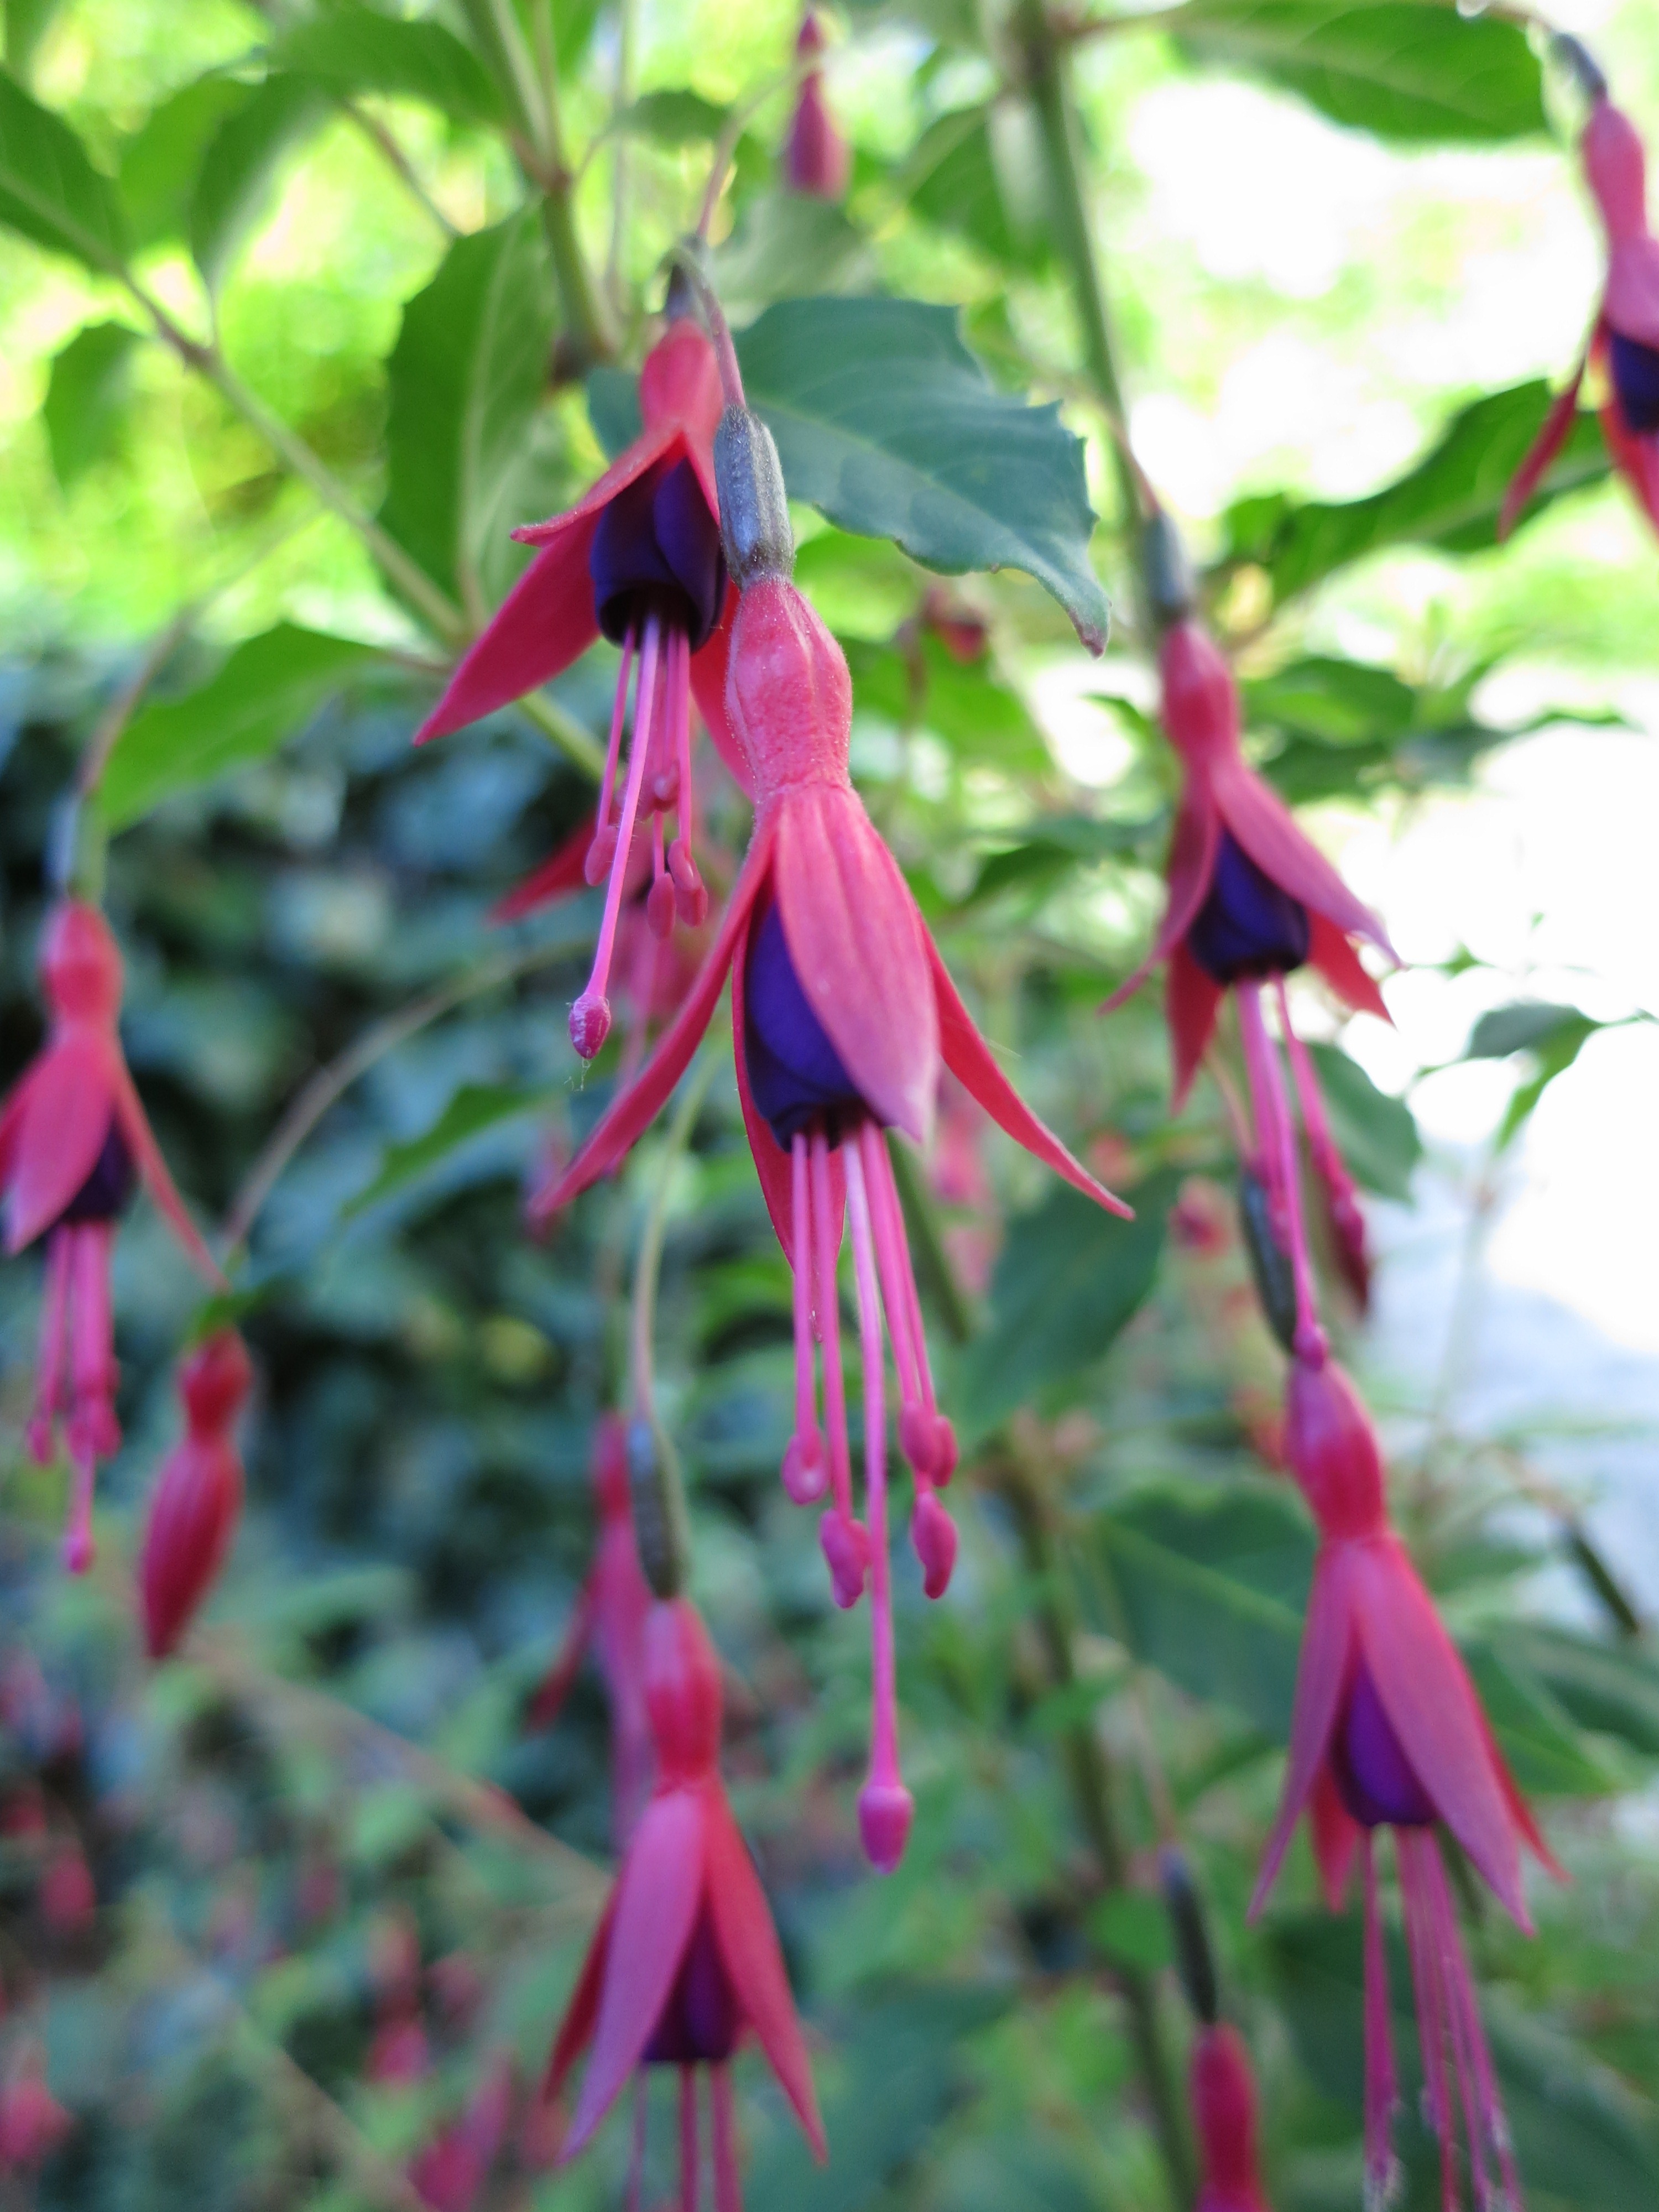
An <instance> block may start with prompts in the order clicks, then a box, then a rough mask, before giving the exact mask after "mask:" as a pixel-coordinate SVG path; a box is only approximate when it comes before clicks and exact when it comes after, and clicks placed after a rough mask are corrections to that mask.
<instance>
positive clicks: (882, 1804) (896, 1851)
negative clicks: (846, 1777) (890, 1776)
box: [859, 1782, 916, 1874]
mask: <svg viewBox="0 0 1659 2212" xmlns="http://www.w3.org/2000/svg"><path fill="white" fill-rule="evenodd" d="M915 1809H916V1806H915V1798H914V1797H912V1796H911V1795H910V1793H909V1791H908V1790H907V1789H906V1788H905V1787H904V1784H902V1782H866V1784H865V1785H864V1787H863V1789H862V1790H860V1792H859V1835H860V1838H861V1839H862V1841H863V1844H864V1856H865V1857H866V1858H867V1859H868V1860H869V1862H870V1863H871V1865H872V1867H874V1869H876V1872H877V1873H878V1874H891V1873H892V1871H893V1869H894V1868H895V1867H896V1865H897V1864H898V1863H899V1861H900V1860H901V1859H902V1857H904V1846H905V1844H907V1843H908V1840H909V1836H910V1821H911V1818H912V1816H913V1814H915Z"/></svg>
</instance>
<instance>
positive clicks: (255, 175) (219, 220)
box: [188, 75, 329, 291]
mask: <svg viewBox="0 0 1659 2212" xmlns="http://www.w3.org/2000/svg"><path fill="white" fill-rule="evenodd" d="M328 112H329V110H328V102H327V100H325V98H324V96H323V94H321V93H320V92H319V90H318V88H317V87H316V86H315V85H314V84H311V83H308V82H307V80H306V79H305V78H304V77H299V76H280V75H278V76H268V77H267V78H266V79H265V81H264V83H263V84H262V85H260V86H258V88H257V89H256V90H255V91H253V92H252V93H251V94H249V96H248V97H247V99H246V100H244V101H243V102H242V104H241V105H240V106H239V107H236V108H234V109H233V110H232V112H230V113H229V114H228V115H227V116H226V118H225V119H224V121H223V122H222V124H220V125H219V127H218V129H217V130H216V131H215V132H214V134H213V136H212V137H211V138H210V140H209V141H208V143H207V148H206V150H205V151H204V154H203V156H202V166H201V168H200V170H199V171H198V173H197V179H196V184H195V186H194V189H193V190H192V191H191V196H190V218H189V223H188V230H189V237H190V250H191V256H192V257H193V258H194V260H195V263H196V265H197V268H198V269H199V270H201V272H202V276H203V279H204V282H205V283H206V284H207V286H208V289H210V291H213V290H216V289H218V287H219V286H220V285H221V284H222V283H223V282H224V279H225V276H226V274H227V272H228V270H229V267H230V264H231V262H232V261H233V260H234V258H235V256H236V254H237V252H238V251H239V250H240V247H241V246H242V244H243V243H244V241H245V240H246V238H247V237H248V235H249V234H250V233H251V232H252V230H253V228H254V227H255V226H256V224H257V223H258V222H259V220H260V218H261V217H262V216H263V215H264V213H265V211H266V208H267V206H268V204H269V201H270V192H271V188H272V186H273V185H274V184H275V182H276V173H277V171H278V169H279V168H280V167H282V164H283V160H284V158H285V157H286V156H287V155H289V153H290V152H292V151H293V149H295V147H296V146H297V145H299V144H300V143H301V141H302V140H303V139H305V138H306V137H309V135H310V134H311V132H312V131H315V130H317V129H318V128H319V126H320V125H322V124H323V122H324V121H325V119H326V118H327V115H328Z"/></svg>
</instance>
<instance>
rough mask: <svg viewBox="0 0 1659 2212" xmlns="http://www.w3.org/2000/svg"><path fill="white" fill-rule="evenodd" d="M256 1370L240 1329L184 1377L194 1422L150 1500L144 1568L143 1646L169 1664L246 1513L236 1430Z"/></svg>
mask: <svg viewBox="0 0 1659 2212" xmlns="http://www.w3.org/2000/svg"><path fill="white" fill-rule="evenodd" d="M252 1374H253V1370H252V1367H251V1366H250V1364H249V1362H248V1356H247V1353H246V1350H245V1349H244V1348H243V1345H242V1340H241V1338H240V1336H238V1335H237V1334H236V1332H235V1331H234V1329H228V1328H227V1329H221V1330H220V1331H219V1332H218V1334H216V1335H214V1336H210V1337H209V1338H208V1340H207V1341H206V1342H205V1343H204V1344H203V1345H201V1346H198V1347H197V1350H196V1351H195V1352H192V1353H191V1356H190V1358H188V1359H187V1360H185V1364H184V1365H183V1366H182V1368H181V1369H180V1370H179V1397H180V1398H181V1399H182V1400H183V1401H184V1407H185V1422H186V1424H187V1425H186V1428H185V1435H184V1437H183V1438H182V1439H181V1440H180V1442H179V1443H178V1444H177V1445H175V1447H174V1448H173V1451H172V1452H171V1453H170V1454H169V1455H168V1457H167V1463H166V1465H165V1466H164V1467H163V1468H162V1469H161V1479H160V1480H159V1481H158V1482H157V1483H156V1486H155V1496H154V1497H153V1498H151V1500H150V1508H149V1522H148V1524H147V1525H146V1527H145V1529H144V1549H143V1558H142V1559H141V1560H140V1562H139V1568H138V1582H139V1593H140V1595H141V1597H142V1600H143V1612H144V1642H145V1644H146V1646H147V1648H148V1650H149V1656H150V1657H151V1658H152V1659H165V1658H166V1657H167V1654H168V1653H169V1652H170V1651H172V1650H173V1648H174V1647H175V1645H176V1644H178V1642H179V1638H180V1637H181V1636H182V1635H183V1634H184V1632H185V1628H186V1627H187V1626H189V1624H190V1621H191V1616H192V1615H193V1614H194V1613H195V1611H196V1608H197V1606H199V1605H200V1603H201V1602H202V1600H203V1598H204V1596H205V1595H207V1591H208V1589H209V1586H210V1583H212V1581H213V1579H214V1577H215V1576H216V1574H217V1573H218V1571H219V1570H220V1568H221V1567H222V1565H223V1564H224V1559H225V1554H226V1553H227V1552H228V1550H229V1549H230V1544H231V1540H232V1538H233V1537H234V1534H235V1532H236V1521H237V1516H238V1515H239V1514H240V1511H241V1508H242V1463H241V1461H240V1458H239V1457H238V1455H237V1451H236V1446H235V1443H234V1441H233V1438H232V1435H231V1431H232V1430H233V1428H234V1425H235V1423H236V1419H237V1416H238V1414H239V1413H240V1412H241V1410H242V1406H243V1403H244V1401H246V1397H247V1393H248V1386H249V1384H250V1383H251V1382H252Z"/></svg>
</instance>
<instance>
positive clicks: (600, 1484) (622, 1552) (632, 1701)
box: [525, 1413, 655, 1850]
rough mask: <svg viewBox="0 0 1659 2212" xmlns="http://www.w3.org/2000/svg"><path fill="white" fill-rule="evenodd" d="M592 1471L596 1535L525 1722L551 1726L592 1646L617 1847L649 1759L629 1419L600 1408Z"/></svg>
mask: <svg viewBox="0 0 1659 2212" xmlns="http://www.w3.org/2000/svg"><path fill="white" fill-rule="evenodd" d="M590 1469H591V1473H592V1480H593V1502H594V1505H595V1507H596V1509H597V1510H598V1513H599V1542H598V1544H597V1545H596V1546H595V1547H594V1552H593V1564H592V1566H591V1567H590V1568H589V1569H588V1571H587V1580H586V1582H585V1583H583V1584H582V1588H581V1593H580V1596H579V1597H578V1598H577V1600H576V1605H575V1610H574V1612H573V1613H572V1614H571V1617H570V1626H569V1627H568V1629H567V1630H566V1632H565V1638H564V1643H563V1644H562V1647H561V1649H560V1651H559V1655H558V1656H557V1658H556V1660H555V1661H554V1662H553V1664H552V1667H551V1668H550V1669H549V1671H548V1674H547V1677H546V1680H544V1682H543V1683H542V1686H541V1687H540V1688H539V1689H538V1691H537V1692H536V1695H535V1697H534V1698H533V1699H532V1701H531V1705H530V1709H529V1711H528V1712H527V1713H526V1716H525V1725H526V1727H527V1728H532V1729H545V1728H551V1727H552V1725H553V1723H554V1722H555V1721H556V1719H557V1718H558V1717H559V1714H560V1713H561V1711H562V1710H563V1707H564V1701H565V1699H567V1698H568V1696H569V1694H570V1688H571V1685H572V1684H573V1683H574V1680H575V1679H576V1674H577V1671H578V1669H579V1668H580V1666H581V1663H582V1660H583V1658H584V1657H585V1656H586V1654H587V1652H588V1651H589V1650H592V1654H593V1656H594V1658H595V1659H596V1660H597V1661H598V1662H599V1672H600V1674H602V1675H603V1676H604V1678H605V1696H606V1698H607V1699H608V1700H609V1702H610V1706H611V1837H612V1840H613V1841H614V1843H615V1844H616V1847H617V1850H625V1849H626V1847H627V1844H628V1839H629V1837H630V1836H631V1835H632V1834H633V1832H634V1830H635V1826H636V1825H637V1823H638V1820H639V1817H640V1814H641V1811H642V1810H643V1808H644V1806H645V1802H646V1800H647V1797H648V1796H650V1794H651V1778H652V1773H653V1767H654V1765H655V1761H654V1758H653V1753H652V1748H651V1724H650V1718H649V1716H648V1715H647V1711H646V1702H645V1624H646V1618H647V1614H648V1613H650V1610H651V1602H652V1600H651V1591H650V1588H649V1586H648V1585H647V1582H646V1579H645V1575H644V1572H643V1571H642V1570H641V1565H640V1554H639V1548H638V1547H637V1546H636V1544H635V1541H634V1507H633V1501H632V1499H631V1498H630V1496H629V1482H628V1424H627V1422H626V1421H624V1420H623V1419H622V1417H621V1415H620V1414H617V1413H602V1414H601V1415H600V1416H599V1420H598V1421H597V1422H596V1423H595V1425H594V1429H593V1448H592V1457H591V1462H590Z"/></svg>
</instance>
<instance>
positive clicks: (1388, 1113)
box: [1308, 1044, 1423, 1206]
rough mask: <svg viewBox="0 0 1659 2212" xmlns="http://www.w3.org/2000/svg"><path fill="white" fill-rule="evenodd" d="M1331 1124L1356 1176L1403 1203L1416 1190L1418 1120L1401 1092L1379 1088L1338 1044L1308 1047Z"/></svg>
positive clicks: (1420, 1151) (1419, 1145) (1380, 1193)
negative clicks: (1398, 1095) (1391, 1093)
mask: <svg viewBox="0 0 1659 2212" xmlns="http://www.w3.org/2000/svg"><path fill="white" fill-rule="evenodd" d="M1308 1051H1309V1054H1310V1058H1311V1059H1312V1060H1313V1063H1314V1067H1315V1070H1316V1073H1317V1074H1318V1077H1319V1087H1320V1089H1321V1090H1322V1091H1323V1092H1324V1094H1325V1103H1326V1105H1327V1107H1328V1109H1330V1116H1331V1127H1332V1131H1333V1133H1334V1136H1335V1138H1336V1140H1337V1143H1338V1145H1339V1146H1340V1147H1341V1151H1342V1157H1343V1158H1344V1159H1345V1160H1346V1162H1347V1164H1348V1166H1349V1168H1350V1170H1352V1174H1353V1176H1355V1178H1356V1180H1357V1181H1358V1182H1361V1183H1363V1184H1364V1187H1365V1188H1366V1189H1367V1190H1374V1191H1376V1193H1377V1194H1378V1196H1379V1197H1382V1198H1392V1199H1395V1200H1397V1201H1398V1202H1399V1203H1400V1204H1401V1206H1404V1205H1406V1204H1407V1203H1408V1201H1409V1200H1410V1198H1411V1194H1412V1170H1413V1168H1414V1167H1415V1166H1416V1165H1417V1163H1418V1162H1419V1160H1420V1159H1421V1158H1422V1157H1423V1139H1421V1138H1420V1137H1419V1135H1418V1133H1417V1121H1416V1118H1415V1116H1414V1115H1413V1113H1412V1109H1411V1108H1410V1107H1409V1106H1408V1105H1407V1103H1406V1102H1405V1100H1404V1099H1403V1098H1391V1097H1389V1094H1388V1092H1387V1091H1379V1090H1378V1089H1377V1087H1376V1085H1375V1084H1374V1083H1373V1082H1372V1081H1371V1079H1370V1076H1369V1075H1367V1074H1366V1073H1365V1071H1364V1068H1363V1067H1361V1066H1359V1065H1358V1061H1356V1060H1350V1059H1349V1057H1348V1055H1347V1054H1346V1052H1344V1051H1343V1050H1342V1049H1341V1048H1340V1046H1338V1045H1334V1044H1315V1045H1310V1046H1309V1048H1308Z"/></svg>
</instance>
